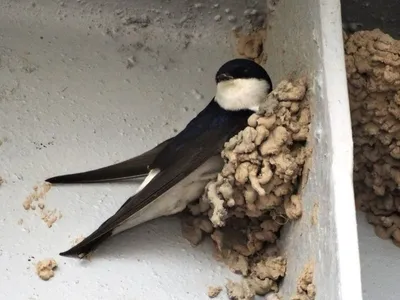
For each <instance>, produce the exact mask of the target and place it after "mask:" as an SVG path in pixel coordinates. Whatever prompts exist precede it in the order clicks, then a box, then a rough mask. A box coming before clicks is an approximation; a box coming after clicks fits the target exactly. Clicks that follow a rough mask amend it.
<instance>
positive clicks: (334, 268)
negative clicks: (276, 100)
mask: <svg viewBox="0 0 400 300" xmlns="http://www.w3.org/2000/svg"><path fill="white" fill-rule="evenodd" d="M270 2H273V1H270ZM274 2H277V4H276V6H272V7H271V8H272V10H273V12H272V18H271V19H270V26H269V30H268V33H267V37H268V41H269V42H267V43H266V53H268V57H269V58H270V59H269V60H268V62H267V67H268V69H269V70H270V74H271V77H272V78H273V80H274V82H275V83H276V82H279V80H281V79H283V78H285V77H287V76H290V75H292V74H294V75H301V74H303V75H306V76H308V78H309V79H310V85H311V87H312V90H313V92H312V93H313V98H314V99H315V101H314V103H313V105H312V111H313V116H314V118H313V120H312V122H313V123H312V127H313V129H312V130H313V141H312V142H313V144H314V149H313V159H312V163H311V165H312V169H311V172H310V175H309V179H308V185H307V187H306V189H305V193H304V196H303V210H304V213H303V216H302V218H301V219H300V220H299V221H298V222H295V223H293V224H290V226H287V227H286V228H285V230H284V239H283V240H282V242H281V244H282V246H283V247H284V249H285V251H286V253H287V255H288V257H289V258H288V270H287V272H288V273H289V274H292V276H288V277H286V278H285V279H284V284H283V288H282V292H283V293H284V295H285V296H286V297H290V296H291V295H292V293H293V290H292V287H293V286H295V285H296V280H297V276H298V275H297V276H296V275H294V274H300V273H301V271H302V269H303V267H304V265H305V264H306V263H308V262H309V261H314V262H315V273H314V283H315V284H316V290H317V296H316V299H318V300H325V299H327V300H348V299H349V300H350V299H351V300H360V299H362V294H361V278H360V265H359V252H358V240H357V225H356V218H355V209H354V195H353V183H352V165H353V163H352V162H353V151H352V136H351V124H350V115H349V107H348V96H347V85H346V74H345V65H344V53H343V52H344V51H343V42H342V35H341V18H340V2H339V1H336V0H335V1H332V0H307V1H302V5H298V2H295V1H290V0H281V1H274ZM338 128H340V130H337V129H338ZM314 205H318V209H317V216H318V223H317V225H316V226H313V225H312V224H311V221H310V220H311V217H312V215H313V206H314Z"/></svg>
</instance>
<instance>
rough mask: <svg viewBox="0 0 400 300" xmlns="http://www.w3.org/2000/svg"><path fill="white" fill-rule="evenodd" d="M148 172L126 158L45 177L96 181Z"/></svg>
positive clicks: (78, 181)
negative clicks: (86, 169)
mask: <svg viewBox="0 0 400 300" xmlns="http://www.w3.org/2000/svg"><path fill="white" fill-rule="evenodd" d="M147 173H148V169H147V166H146V165H137V162H136V161H132V160H127V161H123V162H120V163H118V164H115V165H111V166H107V167H104V168H100V169H96V170H91V171H87V172H81V173H73V174H67V175H61V176H55V177H51V178H48V179H46V180H45V181H47V182H49V183H52V184H54V183H63V184H69V183H96V182H104V181H113V180H122V179H128V178H139V177H144V176H146V175H147Z"/></svg>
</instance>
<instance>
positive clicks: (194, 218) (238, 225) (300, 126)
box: [182, 78, 311, 299]
mask: <svg viewBox="0 0 400 300" xmlns="http://www.w3.org/2000/svg"><path fill="white" fill-rule="evenodd" d="M307 97H308V93H307V85H306V80H305V79H304V78H301V79H298V80H295V81H286V80H285V81H282V82H281V83H279V84H278V86H277V87H276V89H274V90H273V92H272V93H270V94H269V95H268V97H267V99H266V101H265V104H263V105H262V106H261V108H260V111H259V112H258V113H257V114H253V115H252V116H250V117H249V119H248V126H247V127H246V128H245V129H244V130H242V131H241V132H239V133H238V134H237V135H236V136H234V137H232V138H231V139H230V140H229V141H228V142H227V143H226V144H225V147H224V150H223V151H222V153H221V156H222V158H223V159H224V161H225V165H224V167H223V169H222V171H221V172H220V173H219V174H218V177H217V178H216V179H215V180H213V181H211V182H209V184H208V185H207V187H206V189H205V193H204V195H203V197H201V199H200V200H199V201H197V202H195V203H193V204H191V205H189V207H188V210H187V211H186V214H185V215H184V218H183V224H182V229H183V235H184V236H185V238H187V239H188V240H189V241H190V242H191V243H192V244H193V245H197V244H199V243H200V242H201V240H202V238H203V237H204V235H210V236H211V239H212V240H213V242H214V245H215V257H216V258H217V259H218V260H220V261H223V262H224V263H226V264H227V265H228V266H229V268H230V269H231V270H232V271H234V272H235V273H239V274H241V275H243V277H244V278H243V280H242V282H240V283H235V282H228V284H227V285H226V288H227V293H228V295H229V297H230V298H231V299H253V298H254V296H255V295H256V294H258V295H265V294H266V293H268V292H271V291H272V292H277V291H278V283H279V281H280V280H281V279H282V278H283V277H284V276H285V272H286V259H285V258H284V257H283V256H280V255H279V250H278V248H277V247H276V241H277V239H278V238H279V231H280V229H281V228H282V226H283V225H284V224H285V223H287V222H288V221H290V220H296V219H298V218H300V217H301V215H302V201H301V188H300V181H301V176H302V173H303V166H304V163H305V161H306V159H307V158H308V157H309V155H310V149H309V148H308V147H307V139H308V133H309V126H310V121H311V115H310V108H309V104H308V103H309V101H308V98H307Z"/></svg>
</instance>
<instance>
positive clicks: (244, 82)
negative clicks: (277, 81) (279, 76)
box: [215, 78, 270, 111]
mask: <svg viewBox="0 0 400 300" xmlns="http://www.w3.org/2000/svg"><path fill="white" fill-rule="evenodd" d="M269 89H270V86H269V84H268V82H266V81H265V80H260V79H255V78H247V79H232V80H227V81H221V82H219V83H218V84H217V93H216V95H215V101H217V103H218V104H219V105H220V106H221V107H222V108H223V109H225V110H233V111H235V110H241V109H250V110H252V111H257V110H258V107H259V105H260V104H261V103H262V102H263V101H264V100H265V98H266V96H267V93H268V91H269Z"/></svg>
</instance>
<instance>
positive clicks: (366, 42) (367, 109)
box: [345, 29, 400, 247]
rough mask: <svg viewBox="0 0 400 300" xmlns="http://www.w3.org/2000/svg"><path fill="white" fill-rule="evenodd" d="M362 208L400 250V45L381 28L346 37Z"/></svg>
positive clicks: (356, 180)
mask: <svg viewBox="0 0 400 300" xmlns="http://www.w3.org/2000/svg"><path fill="white" fill-rule="evenodd" d="M345 53H346V68H347V79H348V90H349V98H350V108H351V117H352V126H353V140H354V185H355V186H354V189H355V197H356V207H357V208H358V209H360V210H362V211H364V212H366V213H367V219H368V222H369V223H371V224H373V225H374V227H375V232H376V234H377V235H378V236H379V237H380V238H383V239H392V241H393V243H394V244H395V245H396V246H398V247H400V196H399V195H400V194H399V188H398V187H399V185H400V160H399V159H400V140H399V138H400V41H397V40H394V39H393V38H391V37H390V36H389V35H387V34H384V33H383V32H382V31H380V30H379V29H375V30H372V31H359V32H356V33H354V34H352V35H350V36H345Z"/></svg>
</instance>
